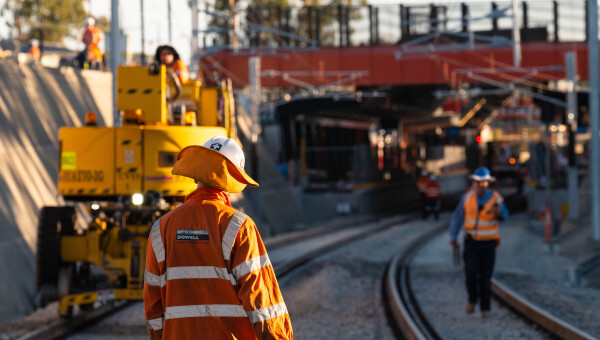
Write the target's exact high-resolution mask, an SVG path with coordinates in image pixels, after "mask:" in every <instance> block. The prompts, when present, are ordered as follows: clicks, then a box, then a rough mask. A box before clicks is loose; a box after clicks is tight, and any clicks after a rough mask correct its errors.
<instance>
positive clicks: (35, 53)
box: [28, 39, 42, 61]
mask: <svg viewBox="0 0 600 340" xmlns="http://www.w3.org/2000/svg"><path fill="white" fill-rule="evenodd" d="M29 45H30V46H29V51H28V52H29V55H30V56H31V59H33V60H34V61H39V60H40V58H41V56H42V51H41V50H40V47H39V46H38V45H39V43H38V41H37V40H36V39H31V40H30V41H29Z"/></svg>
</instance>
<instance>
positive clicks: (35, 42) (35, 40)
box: [29, 39, 39, 46]
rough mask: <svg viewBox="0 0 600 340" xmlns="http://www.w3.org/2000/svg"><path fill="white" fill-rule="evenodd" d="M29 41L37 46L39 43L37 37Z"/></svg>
mask: <svg viewBox="0 0 600 340" xmlns="http://www.w3.org/2000/svg"><path fill="white" fill-rule="evenodd" d="M29 43H30V44H31V46H37V45H38V44H39V42H38V41H37V39H31V40H29Z"/></svg>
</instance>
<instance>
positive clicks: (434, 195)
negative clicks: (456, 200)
mask: <svg viewBox="0 0 600 340" xmlns="http://www.w3.org/2000/svg"><path fill="white" fill-rule="evenodd" d="M425 198H427V199H431V200H437V199H441V198H442V188H440V185H439V183H438V182H435V181H431V180H430V181H429V183H427V186H426V187H425Z"/></svg>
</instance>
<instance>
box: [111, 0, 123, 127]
mask: <svg viewBox="0 0 600 340" xmlns="http://www.w3.org/2000/svg"><path fill="white" fill-rule="evenodd" d="M119 38H120V31H119V0H112V1H111V3H110V71H111V72H112V99H113V126H119V125H121V115H120V113H119V110H117V65H119V60H120V58H119V57H120V56H121V51H120V50H119V49H120V39H119Z"/></svg>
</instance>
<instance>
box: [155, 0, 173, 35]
mask: <svg viewBox="0 0 600 340" xmlns="http://www.w3.org/2000/svg"><path fill="white" fill-rule="evenodd" d="M167 16H168V18H167V22H168V23H169V44H172V43H173V29H172V27H171V0H167ZM157 39H158V37H157Z"/></svg>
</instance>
